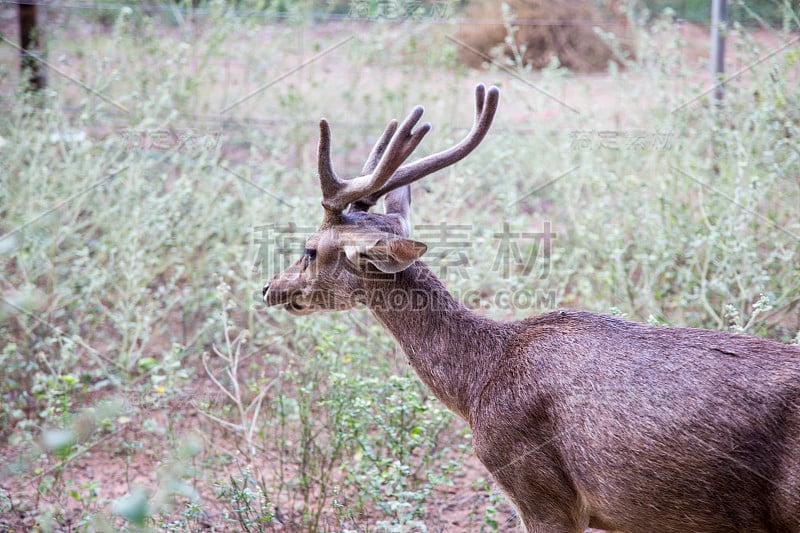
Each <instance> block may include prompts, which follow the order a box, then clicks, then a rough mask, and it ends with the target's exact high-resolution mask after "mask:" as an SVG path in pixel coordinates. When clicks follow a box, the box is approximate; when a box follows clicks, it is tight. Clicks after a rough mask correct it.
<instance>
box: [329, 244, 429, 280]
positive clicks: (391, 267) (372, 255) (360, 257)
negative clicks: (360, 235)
mask: <svg viewBox="0 0 800 533" xmlns="http://www.w3.org/2000/svg"><path fill="white" fill-rule="evenodd" d="M427 249H428V246H427V245H425V244H424V243H421V242H419V241H412V240H411V239H402V238H380V239H375V240H374V241H372V242H368V243H361V244H360V245H354V244H348V245H345V246H344V253H345V254H346V255H347V259H349V260H350V262H351V263H353V264H354V265H356V266H358V267H362V266H363V264H364V263H370V264H372V265H373V266H374V267H375V268H377V269H378V270H380V271H381V272H386V273H387V274H394V273H396V272H401V271H403V270H405V269H407V268H408V267H410V266H411V265H412V263H414V261H416V260H417V259H419V258H420V257H422V254H424V253H425V251H426V250H427Z"/></svg>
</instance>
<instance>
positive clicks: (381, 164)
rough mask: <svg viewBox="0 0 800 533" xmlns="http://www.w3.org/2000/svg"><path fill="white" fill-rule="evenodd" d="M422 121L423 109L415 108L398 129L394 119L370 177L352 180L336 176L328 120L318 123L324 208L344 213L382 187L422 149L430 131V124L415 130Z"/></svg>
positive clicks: (372, 155) (373, 155) (371, 164)
mask: <svg viewBox="0 0 800 533" xmlns="http://www.w3.org/2000/svg"><path fill="white" fill-rule="evenodd" d="M420 118H422V108H421V107H416V108H415V109H414V110H413V111H412V112H411V113H410V114H409V115H408V117H407V118H406V119H405V120H404V121H403V123H402V124H401V125H400V127H399V128H398V126H397V121H396V120H392V121H391V122H389V124H388V125H387V126H386V130H384V132H383V135H381V138H380V139H379V140H378V142H377V143H376V144H375V147H374V148H373V149H372V152H371V153H370V156H369V158H368V159H367V163H366V165H365V166H364V169H365V171H366V172H368V174H365V175H363V176H358V177H357V178H353V179H350V180H342V179H340V178H339V176H337V175H336V172H335V171H334V170H333V163H332V162H331V130H330V126H329V125H328V121H327V120H325V119H322V120H321V121H320V123H319V161H318V164H319V181H320V185H321V187H322V205H323V207H325V209H326V210H328V211H329V212H333V213H341V212H342V211H344V210H345V208H347V206H348V205H350V204H351V203H353V202H355V201H356V200H358V199H360V198H363V197H364V196H367V195H369V194H370V193H371V192H373V191H376V190H378V189H380V188H381V187H383V186H384V185H385V184H386V182H387V181H388V180H389V178H391V177H392V174H394V173H395V171H396V170H397V169H398V168H399V167H400V165H402V164H403V161H405V160H406V159H408V157H409V156H410V155H411V153H412V152H413V151H414V150H415V149H416V148H417V146H419V143H420V142H421V141H422V138H423V137H424V136H425V134H426V133H428V132H429V131H430V129H431V125H430V124H428V123H427V122H426V123H424V124H422V125H421V126H420V127H419V128H418V129H417V130H416V131H412V130H413V129H414V126H416V125H417V122H419V119H420Z"/></svg>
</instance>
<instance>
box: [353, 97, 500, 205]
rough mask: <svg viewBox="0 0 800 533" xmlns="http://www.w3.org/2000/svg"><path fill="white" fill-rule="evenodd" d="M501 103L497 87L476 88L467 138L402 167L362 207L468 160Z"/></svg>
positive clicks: (365, 200) (364, 199)
mask: <svg viewBox="0 0 800 533" xmlns="http://www.w3.org/2000/svg"><path fill="white" fill-rule="evenodd" d="M499 101H500V90H499V89H498V88H497V87H490V88H489V90H488V91H486V88H485V87H484V85H483V84H480V85H478V86H477V87H475V120H474V122H473V124H472V129H471V130H470V132H469V133H468V134H467V136H466V137H464V139H462V140H461V142H460V143H458V144H456V145H455V146H452V147H451V148H448V149H447V150H444V151H442V152H438V153H436V154H431V155H429V156H427V157H424V158H422V159H420V160H419V161H415V162H414V163H411V164H408V165H404V166H402V167H400V168H399V169H398V170H397V171H396V172H395V173H394V175H393V176H392V177H391V179H389V181H388V182H387V183H386V184H385V185H384V186H383V187H381V188H379V189H377V190H375V191H373V192H371V193H370V194H369V195H367V196H365V197H364V198H361V199H359V201H358V203H359V206H360V207H362V208H365V209H369V208H370V207H372V206H373V205H375V204H376V203H377V202H378V200H379V199H380V198H381V197H382V196H383V195H385V194H386V193H388V192H390V191H393V190H395V189H398V188H400V187H403V186H404V185H409V184H411V183H413V182H415V181H417V180H419V179H422V178H424V177H425V176H427V175H429V174H433V173H434V172H436V171H438V170H441V169H443V168H446V167H449V166H450V165H454V164H456V163H458V162H459V161H461V160H462V159H464V158H465V157H467V156H468V155H469V154H470V153H471V152H472V151H473V150H474V149H475V148H477V146H478V145H479V144H480V143H481V141H483V138H484V137H485V136H486V134H487V133H488V132H489V128H490V127H491V125H492V120H493V119H494V115H495V113H496V112H497V104H498V103H499ZM376 147H377V145H376Z"/></svg>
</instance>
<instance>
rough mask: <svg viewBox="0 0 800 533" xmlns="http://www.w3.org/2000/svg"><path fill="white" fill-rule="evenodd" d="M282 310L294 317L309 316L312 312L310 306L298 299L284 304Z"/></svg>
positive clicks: (295, 298)
mask: <svg viewBox="0 0 800 533" xmlns="http://www.w3.org/2000/svg"><path fill="white" fill-rule="evenodd" d="M283 308H284V309H286V310H287V311H288V312H289V313H290V314H292V315H295V316H302V315H310V314H311V313H313V312H314V310H313V309H312V308H311V307H310V306H308V305H306V304H304V303H302V302H301V301H300V298H299V297H294V298H291V299H290V300H289V301H288V302H287V303H286V304H284V306H283Z"/></svg>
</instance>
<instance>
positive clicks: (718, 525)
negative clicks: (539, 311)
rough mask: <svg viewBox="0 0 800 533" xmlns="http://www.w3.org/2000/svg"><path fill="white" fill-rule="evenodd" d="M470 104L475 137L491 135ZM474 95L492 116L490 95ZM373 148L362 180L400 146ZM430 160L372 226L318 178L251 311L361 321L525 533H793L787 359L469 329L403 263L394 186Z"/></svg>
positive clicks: (595, 334) (761, 345)
mask: <svg viewBox="0 0 800 533" xmlns="http://www.w3.org/2000/svg"><path fill="white" fill-rule="evenodd" d="M482 91H483V89H482V88H481V87H479V88H478V90H477V91H476V94H477V96H476V101H477V102H478V106H477V109H478V110H477V116H482V117H483V118H482V119H481V120H476V124H478V125H477V126H476V128H477V129H476V131H477V132H478V133H479V134H481V135H482V134H484V133H485V130H486V129H488V127H489V124H490V123H491V117H490V116H489V117H488V121H487V120H485V119H486V117H487V116H486V115H482V114H481V113H482V112H483V111H482V109H483V108H482V105H481V101H482V98H483V97H482V94H483V92H482ZM488 94H489V95H491V97H492V98H493V99H494V100H491V101H489V100H487V101H488V102H489V103H488V104H487V106H488V107H487V109H489V111H490V112H491V113H493V111H494V110H493V108H494V106H495V105H496V97H497V93H496V89H491V90H490V91H489V93H488ZM420 115H421V113H417V114H416V115H414V116H415V117H416V120H418V119H419V116H420ZM398 131H399V132H400V133H399V134H398V135H402V136H403V138H409V139H412V140H413V139H415V137H414V135H416V134H411V133H410V132H411V128H410V127H405V128H404V127H402V126H401V127H400V128H399V129H398ZM387 132H388V133H386V134H385V135H384V137H382V139H383V140H381V141H379V142H378V144H377V145H376V149H375V150H373V155H374V157H372V156H371V157H370V163H369V164H368V165H367V168H368V171H371V170H370V169H374V168H375V165H376V164H377V161H378V160H380V159H381V157H382V151H383V150H384V149H386V146H390V147H391V146H398V144H397V143H395V144H394V145H392V144H390V143H389V142H388V139H389V138H392V128H391V127H389V128H387ZM471 135H472V134H471ZM468 138H472V137H468ZM326 142H327V141H326ZM478 142H479V141H478ZM322 144H325V143H321V145H322ZM474 145H475V143H473V144H472V145H471V148H470V150H471V149H472V148H474ZM325 148H326V150H320V152H321V156H320V160H321V161H322V162H323V163H324V164H321V166H324V165H327V160H326V153H327V152H328V150H327V148H329V147H327V146H325ZM408 153H410V151H409V150H406V153H402V154H401V150H400V149H398V151H397V152H395V153H392V154H390V157H395V158H396V157H399V156H398V154H400V155H405V156H406V157H407V154H408ZM463 156H464V153H463V150H462V151H461V152H459V158H460V157H463ZM433 157H434V158H435V159H436V158H441V161H440V160H438V159H437V161H436V162H435V164H430V165H429V164H427V163H426V164H423V165H420V164H416V166H412V167H401V168H400V170H398V171H397V172H398V173H399V175H401V176H404V179H403V180H401V181H400V182H397V181H395V182H393V181H391V179H389V181H385V180H375V181H376V184H375V185H374V187H373V188H371V189H370V188H369V187H366V188H365V189H364V190H365V191H367V194H370V193H369V190H371V191H372V193H371V194H373V195H374V194H375V193H374V191H378V192H380V191H381V190H388V191H390V192H388V194H387V195H386V198H385V205H386V206H387V213H386V214H377V213H369V212H366V211H363V210H361V211H360V210H359V209H360V208H358V206H356V208H355V209H354V208H353V207H351V210H350V211H349V212H347V213H345V212H344V210H343V208H341V205H342V204H343V203H344V202H339V203H338V204H337V202H336V200H341V198H342V194H349V195H350V196H353V194H352V192H351V191H352V190H353V189H351V188H349V187H350V186H351V184H352V183H353V182H345V181H343V180H339V179H338V178H336V179H333V178H330V179H329V181H328V182H327V183H326V184H324V185H323V193H324V196H325V201H326V202H328V203H329V204H330V205H332V206H335V207H334V208H330V207H329V208H326V215H325V219H324V223H323V225H322V227H321V228H320V230H319V231H318V232H317V233H315V234H314V235H312V236H311V237H309V239H308V241H307V243H306V248H307V251H306V252H305V253H304V255H303V257H302V258H301V259H300V260H299V261H298V262H297V263H296V264H295V265H293V266H292V267H290V268H289V269H287V270H286V271H284V272H282V273H280V274H278V275H277V276H276V277H275V278H274V279H273V280H271V281H270V283H269V284H268V285H267V286H266V287H265V288H264V301H265V302H266V303H267V305H284V306H285V307H286V309H287V310H289V311H290V312H293V313H296V314H307V313H312V312H316V311H325V310H342V309H348V308H351V307H353V306H355V305H359V304H361V305H367V306H368V307H369V308H370V309H371V311H372V312H373V314H374V315H375V317H376V318H377V319H378V320H379V321H380V322H381V323H382V324H383V325H384V326H385V327H386V329H387V330H389V331H390V332H391V333H392V335H393V336H394V338H395V339H396V340H397V342H398V343H399V344H400V345H401V346H402V347H403V350H404V351H405V353H406V355H407V356H408V361H409V363H410V364H411V365H412V366H413V368H414V370H415V371H416V372H417V374H418V375H419V377H420V379H421V380H422V381H423V382H424V383H425V384H426V385H427V386H428V387H429V388H430V390H431V391H432V392H433V393H434V394H435V395H436V397H437V398H439V399H440V400H441V401H442V402H443V403H444V404H445V405H447V407H449V408H450V409H452V410H453V411H454V412H456V413H457V414H458V415H460V416H461V417H463V418H464V419H465V420H466V421H467V422H468V423H469V425H470V427H471V428H472V432H473V435H474V443H473V444H474V449H475V453H476V455H477V456H478V458H479V459H480V460H481V462H482V463H483V464H484V465H485V466H486V468H487V469H488V470H489V471H490V472H491V474H492V476H493V477H494V479H495V480H496V481H497V483H498V484H499V485H500V486H501V487H502V488H503V490H504V491H505V492H506V494H507V495H508V497H509V499H510V500H511V501H512V502H513V503H514V505H516V507H517V509H518V510H519V515H520V517H521V519H522V522H523V523H524V525H525V528H526V529H527V531H528V532H529V533H579V532H583V531H584V529H585V528H587V527H597V528H603V529H608V530H615V531H624V532H628V533H636V532H643V533H645V532H646V533H652V532H662V533H672V532H674V533H678V532H680V533H683V532H705V533H717V532H719V533H722V532H731V531H742V532H748V533H749V532H771V533H791V532H793V533H798V532H800V347H798V346H790V345H786V344H781V343H778V342H774V341H770V340H765V339H760V338H756V337H750V336H745V335H734V334H731V333H725V332H719V331H708V330H700V329H688V328H667V327H655V326H646V325H642V324H637V323H633V322H627V321H624V320H620V319H617V318H612V317H608V316H603V315H598V314H594V313H588V312H580V311H556V312H552V313H547V314H544V315H541V316H537V317H533V318H529V319H527V320H523V321H520V322H496V321H493V320H489V319H487V318H485V317H482V316H479V315H476V314H474V313H472V312H471V311H469V310H468V309H466V308H465V307H464V306H463V305H461V304H460V303H459V302H457V301H456V300H455V299H454V298H453V297H452V296H451V295H450V294H449V293H448V292H447V290H446V289H445V287H444V285H443V284H442V283H441V281H439V280H438V279H437V278H436V276H434V274H433V273H432V272H431V271H430V269H428V268H427V267H426V266H425V265H424V263H422V262H421V261H418V260H417V259H419V257H420V256H421V255H422V254H423V253H424V251H425V245H424V244H422V243H418V242H416V241H412V240H410V239H408V238H407V228H408V208H409V205H410V196H409V188H408V187H409V186H408V183H410V181H412V180H413V179H419V177H421V176H422V175H424V173H425V172H429V171H430V169H431V168H442V167H443V166H444V164H446V163H447V162H452V160H453V159H454V157H455V156H453V152H452V151H446V152H442V153H441V154H437V155H435V156H433ZM429 161H430V160H429ZM373 163H374V164H373ZM439 163H442V164H441V165H440V164H439ZM398 164H399V163H398ZM409 169H411V170H409ZM412 170H413V171H414V172H413V173H412V172H411V171H412ZM417 172H418V175H417ZM321 174H322V173H321ZM329 174H331V175H333V173H332V171H329ZM412 174H413V175H412ZM405 178H408V179H405ZM323 179H325V178H323ZM367 181H369V180H367V179H361V180H359V181H358V182H356V183H360V184H363V183H366V182H367ZM378 181H379V183H378ZM358 186H359V187H362V185H358ZM380 187H383V189H379V188H380ZM326 190H327V192H326ZM342 191H344V193H342ZM368 200H369V201H368V202H366V203H367V204H368V205H367V207H366V209H368V207H369V206H371V205H372V204H373V203H374V198H371V197H370V198H368Z"/></svg>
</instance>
